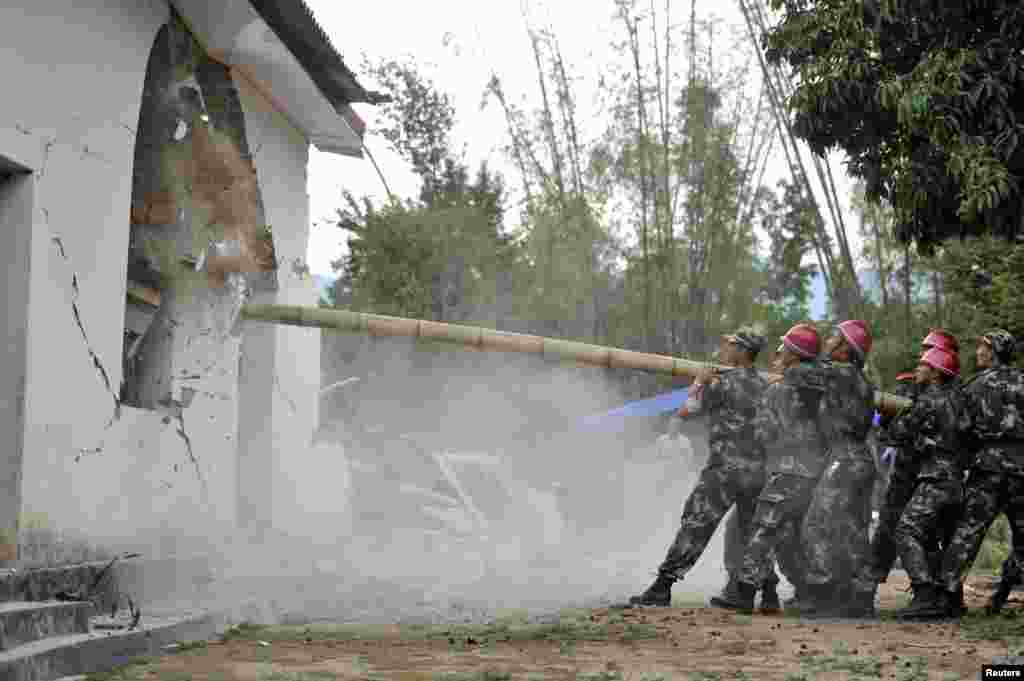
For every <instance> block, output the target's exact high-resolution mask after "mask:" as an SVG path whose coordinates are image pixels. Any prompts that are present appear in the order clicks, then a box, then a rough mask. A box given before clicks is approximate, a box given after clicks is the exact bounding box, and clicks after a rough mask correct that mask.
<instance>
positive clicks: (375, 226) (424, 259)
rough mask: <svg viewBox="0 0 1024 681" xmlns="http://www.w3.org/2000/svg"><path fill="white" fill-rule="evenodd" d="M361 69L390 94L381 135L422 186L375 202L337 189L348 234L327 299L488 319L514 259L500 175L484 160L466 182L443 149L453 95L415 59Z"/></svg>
mask: <svg viewBox="0 0 1024 681" xmlns="http://www.w3.org/2000/svg"><path fill="white" fill-rule="evenodd" d="M364 66H365V68H367V69H368V70H369V71H370V73H371V74H372V75H373V76H374V77H375V78H376V79H377V80H379V81H380V82H381V83H383V84H384V85H385V86H386V87H387V88H388V89H389V90H390V91H391V93H392V94H393V100H392V101H391V102H389V103H387V104H385V105H384V106H383V107H382V113H383V115H384V120H385V121H386V124H385V125H384V126H382V128H381V131H380V134H382V136H383V137H384V138H385V139H387V140H388V141H389V143H390V144H391V146H392V148H393V149H394V150H395V151H396V152H397V153H398V154H399V155H400V156H402V157H403V158H404V159H405V160H406V161H408V162H409V164H410V165H411V166H412V168H413V171H414V172H415V173H416V174H417V175H418V176H419V177H420V179H421V180H422V185H421V189H420V192H419V197H418V198H417V199H405V200H401V199H395V198H392V199H391V200H389V201H388V202H387V203H385V204H384V205H382V206H375V205H374V204H373V202H372V201H370V200H369V199H367V198H363V199H361V200H357V199H356V198H355V197H354V196H352V195H351V194H350V193H348V192H344V193H343V197H344V200H345V205H344V206H343V207H342V208H341V209H340V210H339V211H338V223H337V224H338V226H339V227H341V228H342V229H345V230H347V231H349V232H350V233H351V235H352V236H351V237H350V238H349V239H348V247H349V253H348V255H347V256H346V257H345V258H343V259H341V260H340V261H338V262H337V263H335V269H336V270H338V271H339V272H340V277H339V279H338V282H337V284H336V287H335V291H334V292H333V299H334V301H333V302H334V303H335V304H341V303H345V304H348V305H351V306H353V307H355V308H357V309H370V310H373V311H379V312H387V313H391V314H396V315H401V316H411V317H420V318H430V319H436V320H439V321H451V320H458V321H462V320H466V319H469V318H471V317H472V318H474V319H477V320H480V319H481V318H486V317H489V316H491V315H490V312H493V308H494V302H495V298H496V296H497V288H496V287H497V282H498V280H499V278H500V273H502V272H503V271H505V270H507V269H509V268H514V267H516V266H517V264H518V248H517V245H516V244H515V242H514V240H513V239H512V238H511V237H510V236H509V235H507V234H506V233H505V232H504V196H505V186H504V181H503V180H502V178H501V177H500V176H498V175H497V174H495V173H493V172H492V171H490V170H489V168H488V167H487V165H486V163H484V164H481V166H480V167H479V168H478V170H477V172H476V174H475V175H474V176H473V177H472V179H471V175H470V170H469V168H468V167H467V166H466V164H465V163H464V162H463V161H462V160H461V159H460V158H458V157H456V155H455V154H454V152H453V151H452V149H451V145H452V141H451V130H452V128H453V127H454V123H455V109H454V107H453V106H452V104H451V100H450V98H449V96H448V95H447V94H446V93H444V92H442V91H441V90H439V88H438V87H437V86H436V84H435V83H434V82H433V81H432V80H431V79H430V78H429V77H427V76H426V75H425V74H424V73H422V72H421V70H420V69H419V68H418V67H417V66H416V64H415V63H413V62H411V61H405V62H397V61H393V60H391V61H381V62H379V63H377V64H370V63H367V64H365V65H364ZM327 302H331V301H330V300H328V301H327Z"/></svg>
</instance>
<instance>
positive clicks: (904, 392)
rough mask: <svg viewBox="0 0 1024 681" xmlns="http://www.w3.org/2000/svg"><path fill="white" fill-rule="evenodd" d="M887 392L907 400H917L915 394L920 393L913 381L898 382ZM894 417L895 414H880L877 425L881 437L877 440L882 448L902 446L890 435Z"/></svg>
mask: <svg viewBox="0 0 1024 681" xmlns="http://www.w3.org/2000/svg"><path fill="white" fill-rule="evenodd" d="M889 392H891V393H892V394H893V395H899V396H900V397H905V398H907V399H908V400H914V399H916V398H917V394H918V393H919V392H920V388H919V387H918V385H917V384H916V383H914V382H913V381H900V382H898V383H897V384H896V385H895V387H893V389H892V390H890V391H889ZM896 416H897V415H896V414H893V415H887V414H882V415H881V418H880V419H879V423H880V425H881V427H882V435H881V437H879V439H878V444H879V445H880V446H882V447H901V446H902V444H900V442H899V441H898V440H897V438H895V437H893V435H892V425H893V422H894V421H895V420H896Z"/></svg>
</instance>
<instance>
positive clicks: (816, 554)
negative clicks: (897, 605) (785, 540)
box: [801, 444, 877, 591]
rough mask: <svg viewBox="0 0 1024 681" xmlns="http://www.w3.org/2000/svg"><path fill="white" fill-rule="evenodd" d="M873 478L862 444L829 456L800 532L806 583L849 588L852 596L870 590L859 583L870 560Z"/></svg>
mask: <svg viewBox="0 0 1024 681" xmlns="http://www.w3.org/2000/svg"><path fill="white" fill-rule="evenodd" d="M876 473H877V468H876V467H875V460H874V456H873V455H872V454H871V450H870V449H868V447H867V446H866V445H862V444H848V445H840V446H839V447H837V448H836V449H835V450H834V451H833V453H832V457H831V461H830V463H829V465H828V466H826V467H825V472H824V473H822V475H821V479H820V480H818V484H817V485H816V486H815V488H814V493H813V496H812V499H811V503H810V505H809V506H808V508H807V514H806V515H805V516H804V522H803V526H802V528H801V541H802V543H803V546H804V551H805V555H806V558H807V567H806V577H805V579H806V580H807V583H808V584H813V585H823V584H835V585H836V586H838V587H846V586H852V587H853V588H854V590H856V591H872V590H873V589H874V588H875V585H876V582H875V580H873V579H865V578H864V576H863V575H864V573H863V567H864V566H865V565H866V564H867V563H868V559H869V551H868V528H869V526H870V524H871V494H872V491H873V489H874V483H875V475H876Z"/></svg>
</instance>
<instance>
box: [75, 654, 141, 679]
mask: <svg viewBox="0 0 1024 681" xmlns="http://www.w3.org/2000/svg"><path fill="white" fill-rule="evenodd" d="M152 664H153V659H152V658H149V657H136V658H134V659H131V660H128V661H127V662H125V663H124V664H123V665H121V666H120V667H118V668H117V669H111V670H110V671H106V672H92V673H90V674H86V675H85V681H141V679H143V678H145V677H146V675H147V674H148V673H149V672H150V670H151V669H150V668H151V665H152Z"/></svg>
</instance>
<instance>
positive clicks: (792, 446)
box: [754, 361, 825, 478]
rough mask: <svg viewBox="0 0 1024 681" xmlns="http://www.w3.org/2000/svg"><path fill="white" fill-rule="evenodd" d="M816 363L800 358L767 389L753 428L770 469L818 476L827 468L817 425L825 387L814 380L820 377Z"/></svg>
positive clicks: (805, 475)
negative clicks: (816, 370)
mask: <svg viewBox="0 0 1024 681" xmlns="http://www.w3.org/2000/svg"><path fill="white" fill-rule="evenodd" d="M817 366H818V365H817V364H816V363H815V362H813V361H806V362H801V363H800V364H799V365H797V366H796V367H791V368H789V369H787V370H786V372H785V374H784V375H783V380H781V381H779V382H778V383H773V384H771V385H769V386H768V388H767V389H766V390H765V392H764V397H763V399H762V400H761V405H760V407H759V408H758V410H757V416H756V417H755V419H754V430H755V433H756V437H757V440H758V442H759V443H760V444H761V446H762V447H763V448H764V452H765V467H766V469H767V471H768V472H769V473H786V474H789V475H799V476H801V477H804V478H817V477H819V476H820V475H821V472H822V471H823V470H824V468H825V446H824V445H825V442H824V439H823V437H822V433H821V430H820V428H819V426H818V410H819V408H820V402H821V398H822V394H823V391H822V386H821V385H814V381H813V379H814V377H815V376H818V377H820V373H816V372H813V370H814V369H815V368H816V367H817ZM794 370H795V371H794ZM791 372H792V376H791ZM804 379H812V380H810V381H805V380H804Z"/></svg>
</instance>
